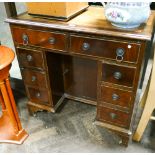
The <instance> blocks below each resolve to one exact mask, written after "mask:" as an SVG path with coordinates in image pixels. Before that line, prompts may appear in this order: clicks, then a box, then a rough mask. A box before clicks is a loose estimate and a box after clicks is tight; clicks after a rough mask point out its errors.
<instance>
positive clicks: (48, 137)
mask: <svg viewBox="0 0 155 155" xmlns="http://www.w3.org/2000/svg"><path fill="white" fill-rule="evenodd" d="M13 92H14V96H15V99H16V103H17V107H18V111H19V116H20V119H21V122H22V125H23V127H24V128H25V129H26V130H27V132H28V133H29V137H28V139H27V140H26V141H25V142H24V144H22V145H13V144H0V152H1V153H16V152H18V153H19V152H24V153H25V152H31V153H32V152H55V153H56V152H75V153H76V152H87V153H90V152H96V153H101V152H103V153H104V152H114V153H115V152H122V153H123V152H126V153H128V152H145V153H147V152H155V134H152V133H151V132H152V130H153V129H154V127H153V126H152V124H151V123H149V125H148V127H147V129H146V131H145V134H144V136H143V139H142V141H141V143H136V142H132V141H131V142H130V143H129V146H128V147H127V148H125V147H123V146H120V145H119V144H118V141H119V138H118V137H117V136H115V135H114V134H113V133H111V132H109V131H108V130H107V129H104V128H101V127H97V126H95V125H94V124H93V121H94V118H95V114H96V107H95V106H91V105H87V104H83V103H80V102H75V101H71V100H66V101H65V102H64V104H63V105H62V106H61V108H59V110H58V112H57V113H55V114H53V113H48V112H45V111H43V112H38V113H37V115H36V117H34V116H30V115H29V113H28V110H27V108H26V103H27V98H26V97H25V95H24V93H22V92H23V91H17V90H16V91H15V90H13Z"/></svg>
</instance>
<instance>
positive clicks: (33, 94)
mask: <svg viewBox="0 0 155 155" xmlns="http://www.w3.org/2000/svg"><path fill="white" fill-rule="evenodd" d="M27 90H28V94H29V98H30V101H32V102H41V103H42V102H43V103H45V104H48V101H49V99H48V91H47V90H42V89H35V88H30V87H28V88H27Z"/></svg>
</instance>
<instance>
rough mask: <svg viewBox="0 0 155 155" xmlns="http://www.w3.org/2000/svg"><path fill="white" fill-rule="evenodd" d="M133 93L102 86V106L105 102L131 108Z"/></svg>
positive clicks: (100, 98)
mask: <svg viewBox="0 0 155 155" xmlns="http://www.w3.org/2000/svg"><path fill="white" fill-rule="evenodd" d="M131 98H132V92H130V91H125V90H120V89H116V88H111V87H108V86H104V85H102V86H101V92H100V97H99V100H100V101H101V103H100V104H102V103H103V102H107V103H111V104H114V105H118V106H121V107H125V108H130V104H131Z"/></svg>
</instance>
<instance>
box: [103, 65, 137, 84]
mask: <svg viewBox="0 0 155 155" xmlns="http://www.w3.org/2000/svg"><path fill="white" fill-rule="evenodd" d="M135 72H136V69H135V68H132V67H125V66H118V65H111V64H106V63H103V64H102V77H101V80H102V81H104V82H109V83H114V84H118V85H123V86H127V87H132V86H133V83H134V78H135Z"/></svg>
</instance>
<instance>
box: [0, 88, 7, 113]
mask: <svg viewBox="0 0 155 155" xmlns="http://www.w3.org/2000/svg"><path fill="white" fill-rule="evenodd" d="M0 104H1V105H2V111H4V110H5V109H6V107H5V104H4V100H3V98H2V93H1V91H0Z"/></svg>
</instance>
